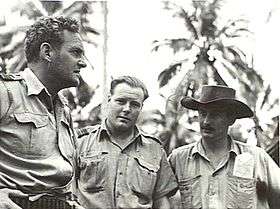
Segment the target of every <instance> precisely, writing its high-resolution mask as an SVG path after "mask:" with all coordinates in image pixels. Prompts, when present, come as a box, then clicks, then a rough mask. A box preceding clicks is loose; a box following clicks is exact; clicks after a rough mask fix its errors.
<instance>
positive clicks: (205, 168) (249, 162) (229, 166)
mask: <svg viewBox="0 0 280 209" xmlns="http://www.w3.org/2000/svg"><path fill="white" fill-rule="evenodd" d="M229 140H230V144H231V147H230V150H229V153H228V155H226V156H225V157H224V159H222V160H221V162H220V164H219V165H218V166H217V167H216V168H215V167H214V166H213V164H212V163H211V162H210V160H209V159H208V158H207V156H206V154H205V151H204V149H203V146H202V144H201V141H199V142H197V143H194V144H191V145H186V146H183V147H180V148H178V149H176V150H174V151H173V152H172V153H171V155H170V156H169V158H168V159H169V162H170V163H171V166H172V168H173V170H174V172H175V175H176V177H177V180H178V182H179V188H180V194H181V202H182V205H183V208H185V209H188V208H203V209H226V208H242V209H243V208H244V209H245V208H251V209H268V208H269V204H270V208H273V209H276V208H277V207H278V206H279V204H280V175H279V174H280V172H279V170H280V169H279V167H277V165H276V164H275V163H274V161H273V160H272V159H271V158H270V157H269V156H268V154H267V153H266V152H265V151H264V150H262V149H261V148H258V147H250V146H248V145H246V144H243V143H241V142H237V141H235V140H231V139H230V138H229ZM260 188H266V189H260ZM277 205H278V206H277Z"/></svg>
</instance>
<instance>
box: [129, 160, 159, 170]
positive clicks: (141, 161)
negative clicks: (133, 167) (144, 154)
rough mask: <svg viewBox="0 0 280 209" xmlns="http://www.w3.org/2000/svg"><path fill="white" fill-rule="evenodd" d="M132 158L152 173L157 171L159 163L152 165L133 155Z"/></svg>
mask: <svg viewBox="0 0 280 209" xmlns="http://www.w3.org/2000/svg"><path fill="white" fill-rule="evenodd" d="M134 159H135V160H136V161H137V162H138V164H139V165H140V166H141V167H142V168H145V169H147V170H149V171H151V172H153V173H157V171H158V170H159V165H152V164H151V163H148V162H146V161H144V160H142V159H140V158H137V157H134Z"/></svg>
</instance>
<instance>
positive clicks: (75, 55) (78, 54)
mask: <svg viewBox="0 0 280 209" xmlns="http://www.w3.org/2000/svg"><path fill="white" fill-rule="evenodd" d="M63 38H64V42H63V43H62V45H61V48H60V49H57V50H56V51H55V59H54V61H53V62H52V63H51V70H52V73H54V76H55V79H56V82H58V84H59V85H60V86H61V88H67V87H74V86H78V85H79V83H80V69H81V68H83V67H86V63H85V62H84V48H83V44H82V40H81V37H80V36H79V34H78V33H73V32H70V31H68V30H64V31H63Z"/></svg>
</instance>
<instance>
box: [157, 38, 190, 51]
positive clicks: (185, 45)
mask: <svg viewBox="0 0 280 209" xmlns="http://www.w3.org/2000/svg"><path fill="white" fill-rule="evenodd" d="M193 44H194V43H193V42H192V41H190V40H188V39H185V38H177V39H164V40H163V41H157V40H155V41H153V45H154V46H153V48H152V51H158V49H159V48H160V47H161V46H169V47H170V48H172V49H173V52H174V53H176V52H178V51H179V50H181V49H183V50H189V49H191V47H192V46H193Z"/></svg>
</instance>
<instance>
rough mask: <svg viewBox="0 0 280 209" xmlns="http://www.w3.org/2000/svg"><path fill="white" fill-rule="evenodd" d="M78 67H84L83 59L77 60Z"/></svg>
mask: <svg viewBox="0 0 280 209" xmlns="http://www.w3.org/2000/svg"><path fill="white" fill-rule="evenodd" d="M78 66H79V68H85V67H86V66H87V64H86V62H85V61H84V60H83V59H80V60H79V61H78Z"/></svg>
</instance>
